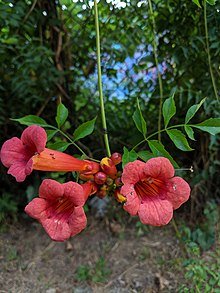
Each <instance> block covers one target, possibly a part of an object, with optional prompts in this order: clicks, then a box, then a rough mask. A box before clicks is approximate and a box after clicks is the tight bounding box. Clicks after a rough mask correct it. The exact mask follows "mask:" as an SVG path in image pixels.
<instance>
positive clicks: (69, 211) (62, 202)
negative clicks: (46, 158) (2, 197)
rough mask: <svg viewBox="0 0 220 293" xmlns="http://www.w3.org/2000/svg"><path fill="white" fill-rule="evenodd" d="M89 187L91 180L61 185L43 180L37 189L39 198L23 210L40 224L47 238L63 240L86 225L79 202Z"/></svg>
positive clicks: (89, 190)
mask: <svg viewBox="0 0 220 293" xmlns="http://www.w3.org/2000/svg"><path fill="white" fill-rule="evenodd" d="M92 188H93V183H91V182H86V183H85V184H83V185H80V184H78V183H75V182H67V183H64V184H61V183H59V182H57V181H55V180H51V179H45V180H44V181H43V182H42V184H41V186H40V188H39V198H35V199H33V200H32V201H31V202H30V203H29V204H28V205H27V206H26V207H25V212H26V213H27V214H28V215H29V216H31V217H32V218H34V219H36V220H38V221H39V222H40V223H41V224H42V226H43V227H44V229H45V231H46V232H47V234H48V235H49V236H50V237H51V239H53V240H55V241H64V240H66V239H68V238H69V237H71V236H74V235H76V234H78V233H80V232H81V231H82V230H83V229H84V228H85V227H86V223H87V219H86V215H85V213H84V210H83V205H84V204H85V201H86V199H87V198H88V196H89V195H90V193H91V192H92Z"/></svg>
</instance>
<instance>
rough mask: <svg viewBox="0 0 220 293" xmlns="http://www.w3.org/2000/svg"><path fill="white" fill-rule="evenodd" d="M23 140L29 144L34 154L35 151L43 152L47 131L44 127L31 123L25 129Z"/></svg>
mask: <svg viewBox="0 0 220 293" xmlns="http://www.w3.org/2000/svg"><path fill="white" fill-rule="evenodd" d="M21 141H22V142H23V143H24V144H25V145H26V146H28V148H29V149H30V150H31V151H32V152H33V155H34V153H35V152H37V153H41V152H42V151H43V150H44V148H45V145H46V142H47V133H46V131H45V130H44V129H43V128H42V127H40V126H37V125H31V126H29V127H27V128H26V129H25V130H24V131H23V133H22V135H21Z"/></svg>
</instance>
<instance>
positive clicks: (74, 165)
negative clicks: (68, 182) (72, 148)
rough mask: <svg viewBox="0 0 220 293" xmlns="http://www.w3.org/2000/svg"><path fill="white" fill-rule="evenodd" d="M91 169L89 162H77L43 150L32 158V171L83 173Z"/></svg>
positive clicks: (69, 157) (56, 152)
mask: <svg viewBox="0 0 220 293" xmlns="http://www.w3.org/2000/svg"><path fill="white" fill-rule="evenodd" d="M87 168H92V167H91V166H90V163H89V161H84V160H79V159H76V158H74V157H72V156H70V155H67V154H65V153H62V152H59V151H55V150H51V149H48V148H45V149H44V150H43V151H42V152H41V153H40V154H36V155H35V156H33V169H34V170H41V171H57V172H68V171H83V170H87Z"/></svg>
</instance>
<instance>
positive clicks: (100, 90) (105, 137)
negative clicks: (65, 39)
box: [94, 0, 111, 157]
mask: <svg viewBox="0 0 220 293" xmlns="http://www.w3.org/2000/svg"><path fill="white" fill-rule="evenodd" d="M94 11H95V30H96V54H97V67H98V88H99V99H100V108H101V118H102V127H103V131H104V134H103V135H104V142H105V148H106V153H107V156H108V157H110V156H111V151H110V147H109V141H108V132H107V124H106V117H105V106H104V99H103V91H102V71H101V53H100V34H99V16H98V5H97V0H94Z"/></svg>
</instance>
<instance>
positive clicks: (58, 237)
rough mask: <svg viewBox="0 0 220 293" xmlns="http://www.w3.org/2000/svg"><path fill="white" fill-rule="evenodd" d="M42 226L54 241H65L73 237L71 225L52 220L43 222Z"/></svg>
mask: <svg viewBox="0 0 220 293" xmlns="http://www.w3.org/2000/svg"><path fill="white" fill-rule="evenodd" d="M41 224H42V226H43V227H44V229H45V231H46V232H47V234H48V235H49V236H50V238H51V239H52V240H54V241H65V240H66V239H68V238H69V237H70V236H71V231H70V228H69V225H68V223H67V222H65V221H62V220H58V219H56V218H51V219H44V220H42V221H41Z"/></svg>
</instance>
